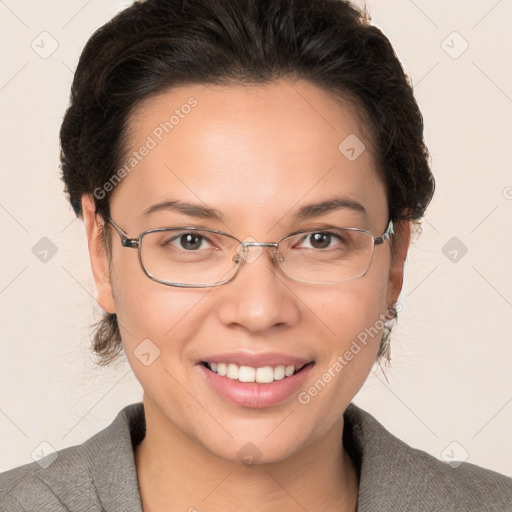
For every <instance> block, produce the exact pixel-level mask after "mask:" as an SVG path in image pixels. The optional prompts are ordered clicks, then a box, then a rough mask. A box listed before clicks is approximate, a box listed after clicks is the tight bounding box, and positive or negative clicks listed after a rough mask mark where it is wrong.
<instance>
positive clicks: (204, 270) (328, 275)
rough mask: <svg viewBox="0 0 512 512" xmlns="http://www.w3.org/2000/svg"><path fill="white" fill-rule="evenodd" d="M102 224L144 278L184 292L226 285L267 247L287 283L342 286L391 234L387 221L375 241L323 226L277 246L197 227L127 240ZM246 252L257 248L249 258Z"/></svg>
mask: <svg viewBox="0 0 512 512" xmlns="http://www.w3.org/2000/svg"><path fill="white" fill-rule="evenodd" d="M105 220H106V221H107V222H109V223H110V224H111V225H112V226H113V227H114V229H115V230H116V231H117V232H118V234H119V236H120V237H121V243H122V245H123V247H129V248H133V249H137V250H138V254H139V261H140V264H141V266H142V269H143V270H144V273H145V274H146V275H147V276H148V277H149V278H150V279H153V280H154V281H157V282H158V283H162V284H165V285H168V286H179V287H184V288H205V287H210V286H220V285H222V284H226V283H228V282H229V281H231V280H232V279H234V277H235V276H236V275H237V274H238V272H239V271H240V268H241V266H242V262H243V261H245V262H246V263H252V262H253V261H255V260H256V259H257V258H258V257H259V255H260V254H261V253H262V252H263V248H265V247H268V248H271V249H273V259H274V261H275V262H276V264H277V266H278V268H279V269H280V270H281V272H282V273H283V274H284V275H285V276H286V277H288V278H289V279H292V280H293V281H299V282H304V283H314V284H339V283H344V282H346V281H351V280H353V279H358V278H360V277H363V276H364V275H365V274H366V273H367V272H368V269H369V268H370V265H371V263H372V259H373V253H374V251H375V246H376V245H380V244H383V243H384V242H385V241H386V240H388V239H389V238H390V237H391V235H393V234H394V228H393V221H392V220H390V221H389V224H388V226H387V229H386V231H385V232H384V234H383V235H382V236H380V237H378V238H375V237H374V236H373V235H372V234H371V233H370V232H368V231H365V230H362V229H358V228H329V229H313V230H306V231H296V232H294V233H291V234H289V235H286V236H284V237H283V238H281V239H280V240H279V241H278V242H256V241H253V240H252V239H247V238H246V240H245V241H242V240H238V238H235V237H234V236H232V235H229V234H228V233H224V232H223V231H217V230H215V229H205V228H197V227H175V228H157V229H149V230H147V231H144V232H143V233H141V234H140V235H139V236H138V237H137V238H129V237H128V235H127V234H126V232H125V231H123V230H122V229H121V228H120V227H119V226H118V225H117V224H116V223H115V222H114V221H113V220H112V219H110V218H108V217H105ZM250 248H257V250H253V251H252V254H250V252H249V249H250Z"/></svg>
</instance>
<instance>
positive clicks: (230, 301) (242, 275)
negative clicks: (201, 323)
mask: <svg viewBox="0 0 512 512" xmlns="http://www.w3.org/2000/svg"><path fill="white" fill-rule="evenodd" d="M274 252H275V250H274V249H273V246H271V244H268V245H265V246H253V245H249V246H248V247H247V246H246V252H245V254H244V257H243V261H242V264H241V267H240V269H239V271H238V274H237V276H236V277H235V279H233V281H231V282H229V283H227V284H225V285H223V286H221V287H219V288H223V290H222V296H221V297H219V303H218V307H217V315H218V318H219V320H220V321H221V322H222V323H223V324H224V325H226V326H230V327H236V326H237V327H238V328H241V329H244V330H246V331H248V332H252V333H256V332H263V331H266V330H268V329H272V328H276V327H280V328H283V327H285V326H288V327H290V326H292V325H295V324H296V323H297V322H298V321H299V320H300V309H299V303H298V299H297V298H296V296H295V295H294V293H293V291H292V290H291V288H290V283H291V281H290V282H287V281H288V280H287V278H286V277H285V276H284V275H283V274H282V273H281V272H280V271H279V269H278V267H277V265H276V263H275V261H274Z"/></svg>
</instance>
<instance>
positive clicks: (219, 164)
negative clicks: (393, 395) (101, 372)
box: [82, 80, 410, 512]
mask: <svg viewBox="0 0 512 512" xmlns="http://www.w3.org/2000/svg"><path fill="white" fill-rule="evenodd" d="M191 96H193V97H194V98H195V99H196V100H197V102H198V104H197V106H196V107H195V108H194V109H193V110H192V112H191V113H190V114H189V115H188V116H185V117H184V118H183V119H181V120H180V123H179V125H177V126H176V127H175V128H174V129H173V131H172V132H171V133H170V134H168V135H166V136H165V137H164V138H163V140H162V141H161V142H160V143H159V144H158V145H157V146H156V147H155V148H154V149H152V150H151V151H150V152H149V154H148V155H147V156H146V157H145V158H144V159H143V160H142V161H141V162H140V163H139V164H138V165H137V167H136V168H135V169H134V170H132V171H131V172H130V173H129V174H128V175H127V176H126V178H124V180H123V181H122V182H121V183H120V184H119V185H118V186H117V187H116V189H115V191H114V193H113V196H112V199H111V216H112V218H113V219H114V220H115V222H117V224H119V225H120V226H121V228H122V229H124V230H125V231H126V232H127V233H128V235H129V236H131V237H137V236H138V235H139V233H141V232H142V231H144V230H146V229H150V228H158V227H171V226H186V225H188V226H202V227H207V228H213V229H219V230H222V231H226V232H228V233H232V234H233V235H234V236H236V237H237V238H239V239H240V240H244V239H245V238H246V237H252V238H253V239H255V240H258V241H265V242H271V241H277V240H279V239H280V238H281V237H282V236H284V235H286V234H288V233H290V232H292V231H295V230H299V229H310V228H317V227H321V226H323V225H325V224H328V225H334V226H336V225H337V226H345V227H348V226H351V227H358V228H362V229H367V230H369V231H370V232H371V233H373V234H374V236H380V235H382V233H383V232H384V231H385V229H386V227H387V222H388V205H387V199H386V190H385V186H384V183H383V182H382V180H381V178H380V177H379V175H378V173H377V168H376V163H375V159H374V157H373V155H372V151H371V149H370V147H371V144H370V142H371V141H368V140H366V139H365V131H364V127H362V126H360V125H359V122H358V121H357V119H356V117H354V115H353V109H351V108H348V107H347V105H344V104H342V103H341V102H339V101H335V100H334V99H333V97H332V96H330V95H328V94H327V93H326V92H325V91H324V90H323V89H321V88H319V87H317V86H315V85H313V84H312V83H310V82H308V81H305V80H299V81H295V82H289V81H286V80H283V81H278V82H275V83H272V84H270V85H269V84H266V85H257V86H256V85H253V86H241V85H233V86H229V87H228V86H212V85H209V86H205V85H199V84H196V85H187V86H183V87H180V88H177V89H174V90H172V91H170V92H166V93H164V94H161V95H159V96H156V97H153V98H151V99H149V100H146V101H145V102H144V103H141V104H140V105H139V108H138V109H137V110H136V111H135V113H134V114H133V115H132V118H131V122H130V140H129V146H128V147H127V154H129V153H131V151H133V150H136V149H137V148H140V146H142V145H143V144H144V141H145V140H146V137H147V136H148V135H149V134H151V133H152V131H153V130H154V129H155V127H156V126H158V125H159V124H160V123H161V122H163V121H165V120H166V119H168V118H169V115H170V113H172V111H173V110H174V109H175V108H179V107H180V106H181V105H183V104H184V103H186V101H187V99H188V98H189V97H191ZM350 134H355V135H356V136H357V137H358V138H359V139H361V140H363V141H364V142H365V144H366V147H367V149H366V151H364V152H363V153H362V154H361V155H360V156H359V157H358V158H357V159H356V160H354V161H349V160H348V159H347V158H346V157H345V156H344V155H343V154H342V153H341V152H340V151H339V150H338V145H339V144H340V142H341V141H343V140H344V139H345V138H346V137H347V136H348V135H350ZM334 196H345V197H348V198H351V199H353V200H357V201H359V202H360V203H361V204H362V205H363V206H364V208H365V210H366V216H364V215H362V214H361V213H358V212H355V211H351V210H348V209H339V210H336V211H332V212H329V213H326V214H324V215H321V216H318V217H316V218H314V219H308V220H305V221H300V222H297V221H293V219H292V216H293V213H294V212H295V211H296V210H297V209H298V208H300V207H301V206H303V205H306V204H310V203H313V202H318V201H322V200H326V199H330V198H332V197H334ZM170 199H174V200H175V199H179V200H182V201H190V202H194V203H198V204H201V205H207V206H209V207H212V208H215V209H216V210H217V211H219V212H220V213H222V216H223V221H218V220H210V219H204V218H194V217H189V216H186V215H183V214H179V213H175V212H171V211H159V212H155V213H154V214H152V215H150V216H144V215H143V213H142V212H143V211H144V210H145V209H146V208H147V207H149V206H151V205H154V204H156V203H158V202H161V201H164V200H170ZM82 204H83V209H84V219H85V224H86V231H87V236H88V242H89V251H90V257H91V264H92V269H93V273H94V278H95V281H96V286H97V290H98V302H99V304H100V305H101V306H102V308H103V309H105V310H106V311H108V312H115V313H116V314H117V317H118V320H119V323H120V326H121V334H122V338H123V344H124V347H125V351H126V355H127V358H128V361H129V363H130V365H131V367H132V369H133V372H134V373H135V376H136V377H137V379H138V380H139V381H140V383H141V385H142V387H143V389H144V398H143V400H144V405H145V410H146V422H147V434H146V438H145V439H144V440H143V442H142V443H141V444H140V445H139V446H137V449H136V464H137V471H138V476H139V483H140V487H141V495H142V499H143V505H144V510H145V511H160V510H166V511H169V510H189V509H190V508H191V507H194V508H195V509H197V510H200V511H203V510H208V511H220V510H224V511H226V510H237V511H239V510H254V509H255V507H257V509H258V510H260V511H271V510H272V511H275V510H303V509H304V508H305V509H307V510H308V511H311V512H313V511H315V512H317V511H318V512H319V511H327V510H338V511H339V510H347V511H348V510H351V511H354V510H355V509H356V500H357V489H358V486H357V484H358V482H357V473H356V471H355V468H354V465H353V464H352V462H351V460H350V458H349V457H348V454H347V453H346V451H345V450H344V448H343V446H342V438H341V432H342V429H343V416H342V415H343V412H344V411H345V409H346V407H347V406H348V404H349V403H350V401H351V400H352V398H353V397H354V396H355V394H356V393H357V392H358V391H359V389H360V387H361V386H362V384H363V383H364V381H365V380H366V378H367V376H368V374H369V372H370V370H371V368H372V366H373V363H374V360H375V356H376V354H377V350H378V347H379V343H380V338H381V336H380V335H378V336H375V337H373V338H371V339H370V340H369V342H368V344H367V345H366V346H365V347H364V348H363V349H362V350H361V351H360V352H359V353H358V354H357V355H356V356H354V358H353V359H352V360H351V361H350V363H349V364H347V365H346V366H345V367H344V368H343V370H342V371H341V372H339V373H337V374H336V377H334V378H333V379H332V380H331V381H330V382H329V383H328V384H327V385H326V386H325V388H324V389H323V390H322V391H321V392H320V393H318V395H317V396H316V397H314V398H312V400H311V401H310V402H309V403H308V404H307V405H303V404H301V403H300V402H299V401H298V400H297V393H295V394H293V395H292V396H290V397H289V398H288V399H286V400H285V401H283V402H281V403H279V404H277V405H275V406H272V407H266V408H260V409H251V408H247V407H239V406H236V405H233V404H231V403H229V402H228V401H226V400H225V399H224V398H223V397H222V396H220V395H218V394H217V393H216V391H214V390H213V389H212V388H211V387H210V385H209V384H208V383H207V382H206V381H205V379H204V378H203V376H202V374H201V372H199V367H198V361H200V360H201V359H205V358H206V356H211V355H212V354H218V353H223V352H232V351H242V350H243V351H246V352H249V353H254V354H256V353H258V354H259V353H265V352H270V351H274V352H282V353H285V354H290V355H297V356H301V357H304V358H305V359H308V360H314V361H315V365H314V367H313V369H312V370H311V372H310V374H309V375H308V379H307V382H306V384H305V385H304V386H302V387H301V389H307V388H308V387H309V386H311V385H312V384H313V383H314V382H315V381H317V380H318V379H319V378H321V376H322V374H323V373H324V372H325V371H326V370H327V369H328V368H329V367H331V366H332V365H333V363H334V362H335V361H336V358H337V357H338V356H339V355H342V354H343V353H344V352H345V351H346V350H347V349H348V348H349V347H350V345H351V343H352V341H353V340H355V339H356V338H357V336H358V334H359V333H361V332H362V331H364V329H365V328H367V327H370V326H373V325H374V324H375V323H376V321H377V320H378V319H379V317H381V316H380V315H383V314H384V313H385V312H386V310H387V307H388V305H389V304H394V303H395V302H396V301H397V299H398V295H399V293H400V290H401V287H402V277H403V276H402V271H403V263H404V260H405V257H406V252H407V247H408V244H409V236H410V226H409V223H408V222H405V221H402V222H400V223H398V224H397V225H395V231H396V232H397V234H396V235H394V237H392V241H391V243H390V241H387V242H385V243H384V244H383V245H378V246H376V248H375V254H374V258H373V262H372V265H371V267H370V269H369V271H368V273H367V274H366V275H365V276H364V277H363V278H360V279H356V280H353V281H350V282H346V283H343V284H336V285H314V284H305V283H299V282H294V281H292V280H289V279H286V278H285V277H283V276H282V275H281V274H278V272H277V271H276V268H275V265H274V263H273V261H272V258H271V253H270V252H269V251H267V250H265V251H264V252H263V253H262V254H261V256H260V257H258V258H257V259H256V260H255V261H254V262H252V263H250V264H244V265H243V266H242V269H241V271H240V273H239V274H238V276H237V277H236V278H235V279H234V280H233V281H231V282H230V283H228V284H225V285H223V286H219V287H213V288H198V289H185V288H177V287H170V286H165V285H162V284H159V283H157V282H154V281H152V280H150V279H149V278H148V277H147V276H146V275H145V274H144V273H143V271H142V269H141V267H140V264H139V261H138V257H137V252H136V251H135V250H133V249H127V248H123V247H122V246H121V244H120V241H119V236H118V235H117V234H116V233H115V232H114V231H112V234H111V236H112V255H111V273H110V275H109V272H108V268H109V265H108V258H107V256H106V254H105V252H104V250H103V249H102V247H101V243H100V237H99V225H100V224H101V222H102V221H101V219H100V217H99V216H97V217H96V216H95V215H94V204H93V202H92V200H91V197H90V196H84V197H83V201H82ZM391 244H393V248H392V246H391ZM147 338H149V339H150V340H151V341H152V342H153V343H154V344H155V345H156V346H157V347H158V348H159V350H160V356H159V357H158V358H157V359H156V360H155V361H154V362H153V363H152V364H151V365H149V366H145V365H144V364H142V363H141V362H140V361H139V359H138V358H137V357H136V356H135V354H134V350H135V349H136V348H137V346H138V345H139V344H140V343H141V341H142V340H144V339H147ZM249 441H250V442H251V443H253V444H254V445H255V446H256V447H257V448H258V450H259V452H260V453H261V458H260V459H259V460H258V463H257V464H256V465H254V466H253V467H248V466H246V465H244V464H242V463H241V462H240V460H239V457H238V456H237V453H238V451H239V450H240V449H241V448H242V447H243V446H244V445H245V444H246V443H247V442H249Z"/></svg>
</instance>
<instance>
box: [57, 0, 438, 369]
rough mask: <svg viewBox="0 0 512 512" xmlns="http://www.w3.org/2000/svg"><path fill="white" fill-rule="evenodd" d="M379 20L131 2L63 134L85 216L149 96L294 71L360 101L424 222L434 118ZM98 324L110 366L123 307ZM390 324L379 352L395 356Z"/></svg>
mask: <svg viewBox="0 0 512 512" xmlns="http://www.w3.org/2000/svg"><path fill="white" fill-rule="evenodd" d="M370 22H371V20H370V17H369V15H368V13H367V12H366V11H362V10H360V9H358V8H357V7H356V6H354V5H353V4H352V3H351V2H349V1H343V0H146V1H140V2H135V3H134V4H132V5H131V6H130V7H128V8H126V9H125V10H123V11H121V12H120V13H119V14H117V15H116V16H115V17H114V18H113V19H112V20H110V21H109V22H108V23H106V24H105V25H103V26H102V27H100V28H99V29H98V30H97V31H96V32H95V33H94V34H93V35H92V36H91V38H90V39H89V41H88V42H87V44H86V46H85V48H84V50H83V52H82V54H81V57H80V61H79V63H78V67H77V69H76V72H75V76H74V80H73V85H72V89H71V102H70V106H69V108H68V109H67V111H66V114H65V117H64V120H63V123H62V127H61V131H60V139H61V147H62V151H61V163H62V172H63V180H64V182H65V187H66V192H67V193H68V194H69V200H70V202H71V205H72V207H73V209H74V211H75V212H76V214H77V216H81V215H82V211H81V197H82V195H83V194H93V195H94V198H95V204H96V210H97V212H98V213H100V214H102V215H104V216H106V215H109V197H110V195H111V191H109V190H106V189H107V188H109V189H110V187H105V184H106V183H107V182H108V181H109V180H111V179H112V177H113V176H114V175H115V173H116V171H117V170H118V168H119V166H120V165H121V162H122V161H123V154H124V152H125V147H126V142H127V126H128V120H129V118H130V114H131V113H133V112H134V110H135V108H136V107H137V106H138V105H139V104H140V102H141V101H142V100H146V99H148V98H150V97H152V96H154V95H156V94H159V93H162V92H164V91H165V90H167V89H170V88H172V87H175V86H180V85H186V84H194V83H205V84H207V83H211V84H217V85H227V84H233V83H262V84H263V83H270V82H272V81H274V80H276V79H279V78H290V79H307V80H309V81H311V82H312V83H314V84H315V85H317V86H320V87H322V88H323V89H324V90H325V91H326V92H327V93H329V94H332V95H334V96H335V97H337V98H339V99H340V100H343V101H346V100H347V98H348V99H349V100H350V101H352V103H353V104H355V105H356V107H357V109H358V111H359V114H360V116H361V118H362V119H365V120H367V122H366V123H365V129H366V131H367V138H368V140H370V141H371V144H372V147H373V148H374V149H375V152H374V155H375V157H376V159H377V164H378V167H379V173H380V174H381V175H382V177H383V180H384V183H385V185H386V190H387V196H388V204H389V215H390V218H391V219H393V220H394V221H396V220H400V219H407V220H411V221H418V220H419V219H421V217H422V216H423V215H424V212H425V209H426V208H427V206H428V204H429V202H430V200H431V198H432V195H433V192H434V179H433V177H432V174H431V172H430V168H429V154H428V150H427V148H426V146H425V144H424V140H423V118H422V115H421V113H420V111H419V108H418V105H417V103H416V101H415V99H414V95H413V90H412V86H411V83H410V81H409V79H408V77H407V76H406V74H405V73H404V71H403V69H402V66H401V64H400V62H399V60H398V58H397V56H396V55H395V52H394V51H393V48H392V46H391V44H390V42H389V40H388V39H387V38H386V36H384V34H383V33H382V32H381V31H380V30H379V29H378V28H376V27H375V26H372V25H371V23H370ZM340 142H341V141H340ZM98 190H99V191H101V193H95V191H98ZM106 238H108V237H106ZM106 241H107V240H106ZM106 249H107V251H108V244H107V247H106ZM97 327H98V328H97V330H96V331H95V335H94V340H93V348H94V351H95V353H96V354H97V355H98V356H99V363H100V364H107V363H108V362H110V361H112V360H114V359H115V358H116V357H117V356H118V355H119V354H120V353H121V352H122V344H121V338H120V333H119V327H118V324H117V318H116V316H115V315H109V314H106V315H105V318H104V319H103V320H102V321H101V322H100V323H99V324H98V326H97ZM389 331H390V329H389V328H385V329H384V334H383V338H382V343H381V346H380V349H379V353H378V355H377V359H378V360H380V358H381V357H382V356H384V355H386V357H388V358H389V350H388V349H389V339H388V338H389Z"/></svg>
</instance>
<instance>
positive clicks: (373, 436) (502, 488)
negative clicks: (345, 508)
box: [343, 404, 512, 512]
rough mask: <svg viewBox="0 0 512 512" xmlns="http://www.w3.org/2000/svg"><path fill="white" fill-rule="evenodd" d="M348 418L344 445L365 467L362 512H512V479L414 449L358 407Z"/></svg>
mask: <svg viewBox="0 0 512 512" xmlns="http://www.w3.org/2000/svg"><path fill="white" fill-rule="evenodd" d="M344 418H345V422H346V429H345V430H344V434H343V435H344V442H345V444H348V445H350V446H351V448H348V447H347V449H348V450H349V452H350V450H352V452H353V453H352V454H353V455H354V456H355V457H356V458H357V459H358V460H359V465H360V491H359V497H360V508H359V509H358V510H360V511H361V512H366V511H372V510H379V511H381V512H385V511H387V510H389V511H393V512H400V511H402V510H403V511H406V510H407V511H409V510H414V511H415V512H423V511H425V512H427V511H428V512H433V511H439V512H441V511H443V512H447V511H453V512H459V511H460V512H477V511H478V512H483V511H486V512H494V511H495V512H498V511H499V512H503V511H505V510H511V511H512V479H511V478H509V477H507V476H505V475H502V474H500V473H496V472H494V471H491V470H489V469H485V468H482V467H480V466H476V465H474V464H470V463H467V462H462V463H460V464H452V465H449V464H447V463H445V462H442V461H440V460H438V459H436V458H435V457H433V456H432V455H430V454H428V453H426V452H424V451H422V450H419V449H416V448H412V447H411V446H409V445H407V444H405V443H404V442H403V441H401V440H400V439H398V438H396V437H395V436H393V435H392V434H391V433H390V432H389V431H387V430H386V429H385V428H384V427H383V426H382V425H381V424H380V423H379V422H378V421H377V420H376V419H375V418H374V417H373V416H372V415H370V414H369V413H367V412H366V411H364V410H362V409H360V408H359V407H357V406H356V405H354V404H350V405H349V407H348V408H347V410H346V411H345V415H344Z"/></svg>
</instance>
